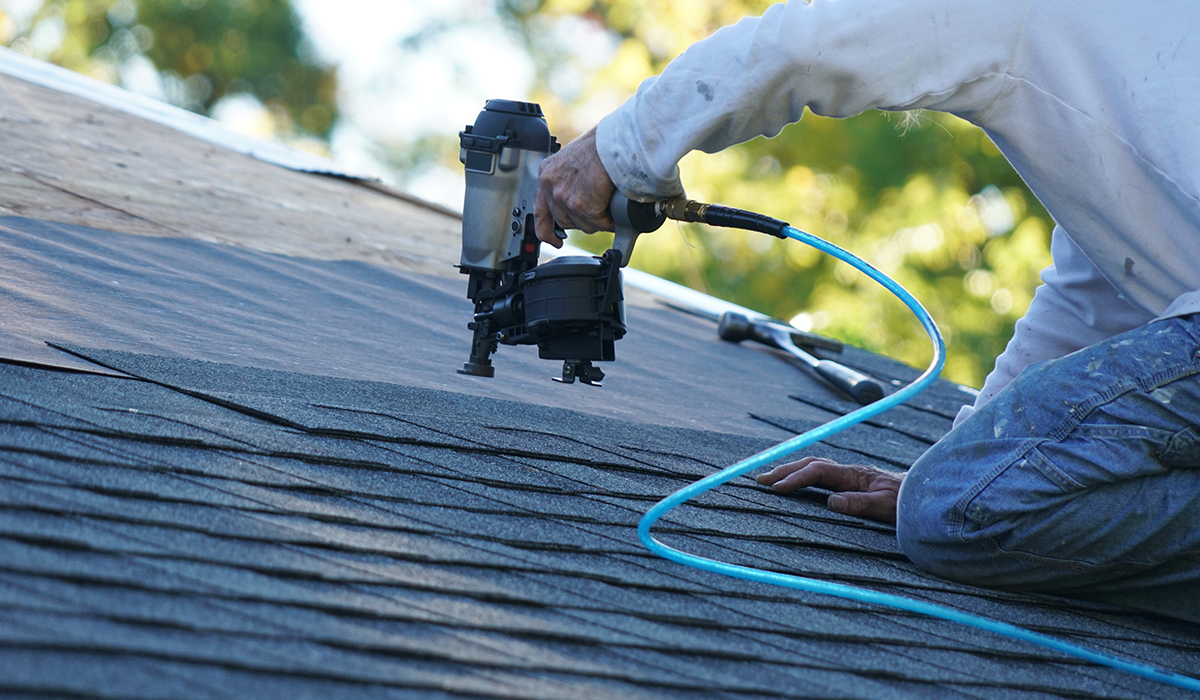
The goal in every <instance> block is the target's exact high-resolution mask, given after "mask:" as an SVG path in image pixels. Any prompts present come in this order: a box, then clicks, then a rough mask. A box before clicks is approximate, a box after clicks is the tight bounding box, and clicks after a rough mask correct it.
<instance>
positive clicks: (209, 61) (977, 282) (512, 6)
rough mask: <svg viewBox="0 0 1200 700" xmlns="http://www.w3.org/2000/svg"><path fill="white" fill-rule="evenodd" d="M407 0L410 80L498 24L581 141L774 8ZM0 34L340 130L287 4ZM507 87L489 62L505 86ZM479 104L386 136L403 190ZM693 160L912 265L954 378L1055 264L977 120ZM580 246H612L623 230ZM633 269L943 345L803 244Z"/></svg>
mask: <svg viewBox="0 0 1200 700" xmlns="http://www.w3.org/2000/svg"><path fill="white" fill-rule="evenodd" d="M297 1H299V0H297ZM311 1H312V2H315V1H316V0H311ZM405 1H406V0H380V2H405ZM14 3H24V4H26V5H29V4H31V3H32V4H33V5H34V6H36V7H37V9H36V11H32V12H29V11H27V12H25V13H23V14H22V15H21V16H22V17H25V18H26V19H24V20H21V21H19V22H18V21H16V20H14V19H12V18H11V17H10V16H6V15H5V14H4V9H3V8H5V7H6V6H11V5H13V4H14ZM409 4H410V5H411V6H412V7H413V8H421V9H418V10H416V11H415V14H416V15H418V16H422V17H425V18H426V19H425V20H424V21H423V23H422V24H420V26H419V27H418V28H417V29H416V30H415V31H413V32H411V34H409V35H408V36H407V37H406V38H405V39H404V40H403V41H402V42H401V46H400V47H399V51H400V52H401V54H402V55H407V56H409V57H411V58H414V60H412V61H405V60H404V59H403V58H402V59H400V62H399V63H398V64H397V65H396V66H395V71H399V72H401V73H402V72H403V71H404V70H405V69H406V67H407V70H409V71H412V70H418V69H417V68H415V66H417V65H426V66H428V65H429V64H428V63H425V64H420V63H419V62H418V61H416V60H415V58H416V57H417V56H418V55H419V54H420V53H421V51H422V50H423V49H425V48H428V47H432V46H438V47H440V49H439V50H440V51H443V52H446V51H447V50H448V53H440V54H438V55H440V56H444V57H445V60H446V61H448V62H451V63H453V68H452V70H451V72H450V75H461V74H462V62H469V61H471V60H472V59H471V56H472V54H471V53H470V52H469V51H468V50H467V49H468V48H469V47H468V45H473V44H476V43H478V40H479V37H480V36H484V35H487V34H493V35H494V34H501V33H502V34H505V35H506V36H509V37H515V38H516V40H517V45H518V46H521V47H524V52H525V53H526V54H527V55H528V58H529V60H530V61H531V63H532V66H533V76H534V77H533V79H532V84H531V86H530V88H529V91H528V94H524V95H516V94H512V95H510V94H489V95H487V96H490V97H517V98H524V99H531V100H536V101H538V102H541V103H542V105H543V106H544V108H545V109H546V112H547V116H548V119H549V121H550V125H551V128H552V131H553V132H554V133H556V134H557V135H558V136H559V138H560V140H563V141H567V140H570V139H571V138H574V137H575V136H577V135H578V134H580V133H582V132H583V131H585V130H586V129H588V128H590V127H591V126H592V125H593V124H595V122H596V121H598V120H599V119H600V118H601V117H602V116H604V115H605V114H606V113H608V112H609V111H611V110H612V109H614V108H615V107H617V106H618V105H619V104H621V102H622V101H624V100H625V99H626V98H627V97H628V96H629V95H631V94H632V93H633V92H634V90H635V89H636V88H637V86H638V84H639V83H640V82H641V81H642V80H643V79H644V78H646V77H648V76H650V75H654V74H656V73H658V72H659V71H661V70H662V68H663V67H664V66H666V64H667V63H668V62H669V61H670V60H671V59H672V58H674V57H675V56H677V55H678V54H679V53H681V52H682V51H684V50H685V49H686V48H687V47H688V46H689V45H690V44H692V43H693V42H695V41H697V40H699V39H702V38H704V37H705V36H708V35H709V34H711V33H712V32H714V31H716V30H717V29H718V28H720V27H721V26H724V25H726V24H731V23H734V22H736V21H738V20H739V19H741V18H742V17H745V16H747V15H754V14H758V13H760V12H762V11H763V10H764V9H765V8H766V6H767V4H768V3H766V2H763V1H762V0H492V2H491V3H488V2H483V1H482V0H448V1H447V2H446V3H444V5H440V6H439V8H438V9H437V11H431V10H429V8H427V7H424V6H422V5H418V4H417V3H415V2H411V1H409ZM11 16H12V17H16V16H17V13H11ZM472 32H474V33H473V34H472ZM0 42H3V43H5V44H7V45H10V46H12V47H13V48H16V49H18V50H21V51H22V52H24V53H27V54H30V55H34V56H37V57H39V58H44V59H47V60H51V61H54V62H56V63H59V64H61V65H64V66H67V67H69V68H73V69H75V70H78V71H81V72H84V73H88V74H90V75H93V76H95V77H98V78H101V79H103V80H107V81H109V82H122V83H125V84H129V83H131V82H134V81H135V79H136V78H137V72H138V71H139V70H140V71H141V72H142V73H143V74H145V73H147V72H148V73H149V74H150V75H151V76H152V77H154V78H155V80H157V82H158V84H160V85H161V86H162V93H163V95H162V96H163V97H164V98H165V99H167V100H168V101H171V102H173V103H175V104H178V105H181V106H184V107H186V108H188V109H192V110H195V111H198V112H201V113H210V112H212V111H213V110H214V109H216V108H218V106H219V105H220V104H221V101H222V100H223V99H225V98H230V97H239V96H240V97H242V98H246V97H252V98H254V99H256V100H258V101H259V102H261V103H262V104H263V105H265V106H266V107H267V108H268V109H269V112H270V114H271V117H272V121H273V125H272V130H273V131H274V132H275V135H276V136H280V137H282V138H284V140H289V139H290V138H292V137H306V136H307V137H315V138H316V139H327V138H328V137H329V135H330V130H331V128H332V127H333V126H334V125H335V124H336V122H337V119H338V116H339V110H338V105H337V102H336V99H337V97H336V92H337V74H336V72H335V69H334V68H332V67H330V66H327V65H323V64H322V63H321V61H319V60H318V59H317V58H316V56H315V53H314V51H313V49H312V47H311V46H310V44H309V43H308V41H307V40H306V39H305V37H304V35H303V33H302V31H301V29H300V23H299V22H298V20H297V17H296V14H295V12H294V10H293V8H292V5H291V4H290V2H289V0H0ZM513 50H514V51H519V50H520V49H513ZM425 60H427V57H426V59H425ZM475 60H476V61H478V59H475ZM485 74H486V73H485ZM501 77H505V76H500V75H497V74H494V73H493V74H491V78H492V82H491V83H490V84H492V85H494V84H496V80H497V79H498V78H501ZM464 80H465V79H464ZM504 89H510V88H504ZM502 91H503V90H502ZM345 97H346V96H345V95H343V98H345ZM471 104H472V105H474V103H473V102H472V103H471ZM480 105H481V103H480ZM457 109H458V108H456V111H455V113H456V114H457ZM477 109H478V106H472V107H471V108H470V109H468V113H464V114H463V115H462V117H461V121H460V122H459V123H454V124H446V125H445V127H446V128H445V129H444V131H438V132H428V133H409V132H405V133H404V134H403V138H402V139H400V140H390V139H377V142H376V144H375V146H374V147H373V148H374V154H375V156H376V157H377V159H378V160H379V161H380V162H382V163H384V164H386V165H388V166H390V167H391V168H392V170H393V173H394V179H395V180H397V181H399V182H401V183H405V182H408V181H410V180H411V178H412V177H413V174H414V173H420V172H424V171H427V170H429V169H431V168H440V169H441V170H442V171H443V172H454V173H461V166H460V165H459V163H458V160H457V155H458V145H457V138H456V137H455V133H456V132H457V130H458V129H459V128H461V126H462V124H463V123H466V122H469V121H473V120H474V116H475V111H474V110H477ZM681 168H682V172H683V181H684V185H685V186H686V187H687V189H688V192H689V194H690V195H691V196H693V197H695V198H697V199H702V200H705V201H712V202H720V203H723V204H728V205H731V206H737V207H743V208H746V209H751V210H754V211H760V212H763V213H766V214H769V215H771V216H775V217H778V218H781V219H786V220H788V221H790V222H791V223H792V224H793V225H795V226H797V227H799V228H802V229H805V230H808V231H811V232H812V233H814V234H816V235H818V236H821V237H823V238H827V239H829V240H831V241H832V242H834V243H836V244H838V245H840V246H842V247H844V248H847V249H849V250H851V251H853V252H856V253H858V254H860V255H863V256H864V257H865V258H867V259H868V260H869V261H871V262H872V263H873V264H875V265H876V266H878V267H879V268H881V269H882V270H884V271H885V272H887V273H888V274H890V275H892V276H894V277H895V278H896V279H897V280H898V281H899V282H900V283H901V284H903V285H904V286H906V287H908V288H909V289H910V290H912V292H913V293H914V294H915V295H916V296H917V297H918V298H919V299H921V301H922V302H923V303H924V304H925V305H926V306H927V308H929V310H930V311H931V312H932V313H933V315H934V317H935V318H936V319H937V321H938V323H939V325H940V326H941V328H942V330H943V332H945V334H946V336H947V340H948V342H949V355H948V362H947V368H946V376H947V377H948V378H950V379H952V380H954V381H958V382H962V383H964V384H968V385H971V386H980V385H981V384H982V381H983V377H984V376H985V375H986V373H987V372H988V371H989V370H990V369H991V367H992V363H993V360H994V358H995V356H996V355H997V354H998V353H999V352H1000V351H1001V350H1003V348H1004V345H1005V343H1007V341H1008V338H1009V337H1010V336H1011V334H1012V329H1013V324H1014V323H1015V321H1016V319H1017V318H1019V317H1020V316H1021V315H1022V314H1023V313H1024V312H1025V310H1026V308H1027V307H1028V304H1029V301H1030V299H1031V298H1032V293H1033V288H1034V286H1035V285H1036V284H1037V282H1038V278H1037V273H1038V272H1039V271H1040V270H1041V269H1042V268H1043V267H1044V266H1045V265H1047V264H1048V263H1049V260H1050V257H1049V231H1050V228H1051V225H1052V224H1051V221H1050V217H1049V216H1048V215H1047V214H1046V212H1045V210H1044V209H1042V207H1041V205H1040V204H1039V203H1038V202H1037V200H1036V199H1035V198H1034V197H1033V196H1032V195H1031V194H1030V193H1029V191H1028V190H1027V189H1026V188H1025V186H1024V184H1023V183H1022V182H1021V180H1020V178H1019V177H1018V176H1017V175H1016V174H1015V173H1014V172H1013V171H1012V169H1011V168H1010V167H1009V166H1008V164H1007V162H1006V161H1005V160H1004V158H1003V156H1001V155H1000V153H999V151H998V150H997V149H996V148H995V146H994V145H993V144H992V143H991V142H990V141H989V140H988V138H987V137H986V136H985V135H984V134H983V133H982V132H981V131H980V130H979V129H977V128H975V127H973V126H971V125H969V124H967V123H965V122H963V121H961V120H958V119H956V118H953V117H949V116H946V115H936V114H883V113H879V112H871V113H867V114H863V115H861V116H859V117H855V118H853V119H846V120H833V119H825V118H821V117H817V116H815V115H811V114H808V115H806V116H805V118H804V119H803V120H802V121H801V122H800V123H799V124H796V125H793V126H790V127H788V128H787V129H785V130H784V131H783V133H782V134H781V135H780V136H779V137H777V138H775V139H770V140H767V139H756V140H754V141H751V142H749V143H746V144H742V145H740V146H735V147H733V148H730V149H728V150H726V151H725V152H723V153H719V154H715V155H707V154H702V153H694V154H691V155H689V156H688V157H687V158H685V159H684V161H683V163H681ZM573 242H574V243H576V244H577V245H580V246H582V247H585V248H589V249H591V250H593V251H597V252H598V251H600V250H602V249H603V248H604V247H605V244H606V243H607V239H606V238H605V237H604V235H603V234H600V235H597V236H593V237H587V236H582V235H576V236H575V237H574V238H573ZM633 264H634V265H635V266H637V267H640V268H642V269H645V270H647V271H649V272H651V273H654V274H657V275H660V276H662V277H665V278H667V279H671V280H673V281H676V282H680V283H682V284H686V285H688V286H690V287H693V288H697V289H700V290H703V291H707V292H709V293H711V294H714V295H716V296H719V297H722V298H725V299H729V300H731V301H734V302H736V303H738V304H741V305H743V306H747V307H750V308H754V309H757V310H759V311H762V312H764V313H768V314H771V315H774V316H778V317H780V318H785V319H792V320H793V322H794V323H796V324H797V325H798V326H800V327H802V328H806V329H811V330H815V331H818V332H821V333H824V334H827V335H832V336H835V337H839V338H842V339H844V340H846V341H848V342H851V343H854V344H857V345H860V346H863V347H866V348H868V349H871V350H875V351H878V352H881V353H884V354H887V355H890V356H892V357H896V358H898V359H901V360H904V361H906V362H909V363H912V364H914V365H919V366H920V365H924V364H926V363H927V362H928V358H929V347H928V341H927V340H925V339H924V333H923V331H922V330H921V328H920V326H919V325H918V324H917V323H916V321H915V320H913V319H912V316H911V314H910V313H909V312H908V311H907V310H906V309H904V307H903V306H902V305H901V304H900V303H899V302H898V301H896V300H894V299H893V298H892V297H891V295H890V294H888V293H887V292H885V291H883V290H881V289H879V288H878V287H877V286H876V285H875V284H874V283H873V282H870V281H869V280H867V279H865V278H864V277H863V276H862V275H861V274H859V273H858V272H856V271H854V270H853V269H851V268H850V267H849V266H847V265H845V264H844V263H836V262H835V261H833V260H832V259H829V258H827V257H825V256H822V255H820V254H818V253H816V252H815V251H812V250H810V249H807V248H805V247H804V246H802V245H800V244H798V243H795V242H791V241H778V240H775V239H771V238H768V237H765V236H758V235H753V234H743V233H739V232H734V231H727V230H718V229H708V228H706V227H702V226H696V225H685V226H676V225H675V224H673V223H672V224H668V225H667V226H665V227H664V228H663V229H661V230H660V231H659V232H657V233H655V234H653V235H650V236H646V237H644V238H643V240H642V242H640V243H639V244H638V254H637V255H636V256H635V257H634V260H633Z"/></svg>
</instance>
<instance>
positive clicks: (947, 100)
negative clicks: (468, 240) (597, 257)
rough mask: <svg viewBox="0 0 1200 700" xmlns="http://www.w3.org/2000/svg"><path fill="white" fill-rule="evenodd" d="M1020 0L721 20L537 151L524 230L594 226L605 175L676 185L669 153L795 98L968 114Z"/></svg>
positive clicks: (634, 194) (641, 196)
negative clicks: (568, 139)
mask: <svg viewBox="0 0 1200 700" xmlns="http://www.w3.org/2000/svg"><path fill="white" fill-rule="evenodd" d="M1024 6H1025V2H1013V3H995V2H991V1H990V0H961V1H959V2H954V3H947V2H945V0H906V1H905V2H894V1H893V0H837V1H836V2H831V1H829V0H814V1H813V2H812V4H811V5H809V4H806V3H805V2H802V1H800V0H794V1H793V2H790V3H788V4H787V5H775V6H772V7H771V8H770V9H768V10H767V12H766V13H765V14H764V15H763V16H762V17H759V18H747V19H744V20H742V21H741V22H738V23H737V24H736V25H733V26H731V27H726V28H724V29H721V30H720V31H718V32H717V33H716V34H714V35H713V36H711V37H709V38H708V39H705V40H703V41H700V42H697V43H696V44H694V45H693V46H692V47H691V48H689V49H688V50H687V51H686V52H684V53H683V54H682V55H681V56H679V57H678V58H676V59H675V60H674V61H672V62H671V64H670V65H669V66H667V68H666V70H664V71H663V74H662V75H661V76H658V77H654V78H649V79H647V80H646V81H644V82H643V83H642V85H641V86H640V87H639V88H638V91H637V94H636V95H634V96H633V97H631V98H630V99H629V100H628V101H627V102H626V103H625V104H624V105H622V106H621V107H620V108H619V109H617V110H616V111H615V112H613V113H612V114H610V115H608V116H607V117H605V118H604V119H603V120H601V122H600V124H599V125H598V126H597V128H596V130H595V133H594V135H592V132H589V134H588V135H585V136H584V137H581V138H579V139H577V140H576V141H575V142H572V143H571V144H569V145H568V146H567V147H566V148H564V149H563V150H562V151H561V152H560V153H558V154H557V155H554V156H551V157H550V158H548V159H547V160H546V161H545V162H544V164H543V169H542V177H541V178H540V188H539V194H538V196H539V199H541V200H542V201H543V205H542V206H540V207H539V209H538V211H539V212H540V214H539V215H538V237H539V238H540V239H541V240H543V241H546V242H548V243H550V244H552V245H558V241H557V238H556V237H555V236H553V224H552V223H551V222H549V221H548V219H549V218H550V215H551V214H553V215H554V216H555V218H558V217H559V216H561V217H562V218H561V219H560V220H559V221H558V223H559V224H560V225H562V226H563V227H565V228H580V229H582V230H585V231H586V230H600V229H603V228H606V227H607V226H608V225H610V224H611V222H609V221H607V216H608V215H607V212H606V211H605V212H604V214H603V215H601V213H600V205H601V195H602V194H604V193H605V192H607V194H611V192H612V189H610V188H611V187H613V186H614V185H613V183H615V187H618V188H620V189H621V191H622V192H623V193H625V194H626V195H627V196H628V197H630V198H631V199H635V200H639V201H652V200H656V199H665V198H668V197H674V196H678V195H681V194H683V186H682V183H680V181H679V170H678V167H677V163H678V162H679V159H681V158H682V157H683V156H685V155H686V154H688V153H689V152H691V151H693V150H703V151H707V152H710V153H712V152H716V151H719V150H721V149H724V148H726V147H728V146H731V145H733V144H735V143H741V142H743V141H748V140H750V139H752V138H754V137H756V136H760V135H762V136H774V135H776V134H778V133H779V131H780V130H781V129H783V127H784V126H786V125H787V124H790V123H793V122H796V121H799V120H800V117H801V116H802V115H803V114H804V109H805V107H807V108H809V109H811V110H812V111H813V112H815V113H816V114H821V115H828V116H837V117H846V116H851V115H854V114H858V113H860V112H863V111H865V110H867V109H871V108H879V109H916V108H926V109H939V110H942V111H948V112H953V113H955V114H959V115H960V116H964V117H967V118H970V117H971V116H973V115H974V114H976V113H978V112H980V111H982V110H984V109H986V108H987V106H988V105H989V104H991V102H992V100H993V99H994V98H995V96H996V95H997V94H998V92H999V90H1000V88H1001V83H1002V82H1003V80H1002V79H1003V77H1004V75H1005V70H1006V69H1007V67H1008V63H1009V61H1010V58H1011V55H1012V52H1013V49H1014V46H1015V45H1016V42H1017V37H1018V36H1019V35H1020V28H1021V24H1022V22H1023V18H1024ZM577 143H578V144H579V145H578V146H576V144H577ZM597 160H598V161H599V163H600V164H602V170H603V172H601V170H600V169H598V168H596V167H594V166H595V161H597ZM607 202H608V200H607V199H604V200H603V205H604V206H605V207H606V206H607Z"/></svg>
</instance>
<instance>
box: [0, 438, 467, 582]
mask: <svg viewBox="0 0 1200 700" xmlns="http://www.w3.org/2000/svg"><path fill="white" fill-rule="evenodd" d="M91 438H92V439H96V438H95V437H94V436H91ZM41 442H42V443H43V444H42V447H43V448H44V441H41ZM142 447H144V445H142ZM70 449H71V450H73V451H74V453H76V454H73V455H71V456H72V460H73V461H74V462H77V463H78V462H80V461H83V462H85V461H86V457H84V456H80V455H79V454H78V453H79V450H80V445H79V444H74V445H71V448H70ZM112 451H113V450H112V449H109V450H106V454H103V455H101V456H98V457H97V459H100V460H103V461H108V460H110V459H112ZM133 451H134V453H140V451H143V450H140V449H134V450H133ZM22 454H23V455H24V456H26V457H28V456H30V455H29V453H28V451H24V450H22ZM176 456H178V455H176ZM158 485H160V486H161V485H162V484H158ZM173 486H174V485H173ZM118 489H121V486H118ZM167 490H168V491H170V489H167ZM40 496H41V498H40V499H37V505H38V507H41V509H42V510H44V509H46V507H47V503H46V502H47V501H48V499H53V497H55V496H56V497H60V498H61V496H62V493H61V492H60V493H53V495H50V493H47V492H46V491H44V490H43V491H42V492H41V493H40ZM142 496H144V493H136V495H134V496H133V498H125V499H124V501H122V502H121V503H120V504H119V507H118V508H114V510H116V511H120V516H119V517H118V520H121V519H124V517H125V516H127V515H128V513H127V511H128V510H130V508H131V505H133V504H136V503H137V502H138V501H139V499H140V497H142ZM72 505H78V499H76V502H74V503H72ZM172 510H175V509H172ZM217 510H220V511H221V514H222V515H227V513H226V511H228V510H229V508H228V507H226V508H221V509H217ZM73 520H74V521H73V522H71V523H70V525H68V527H67V530H68V531H70V533H71V534H70V537H68V538H67V540H68V543H70V544H74V545H76V546H78V545H79V542H78V537H79V536H80V532H79V531H80V528H79V527H78V525H79V522H78V517H76V519H73ZM106 525H107V526H108V527H107V530H109V533H108V534H110V536H112V532H110V531H112V527H113V522H112V521H109V522H108V523H106ZM142 525H143V527H142V532H140V534H149V533H146V532H145V530H146V526H145V523H142ZM239 526H241V527H245V525H244V523H239ZM34 530H35V532H36V533H37V534H36V536H37V537H38V538H40V539H41V540H43V542H44V539H46V538H49V537H53V536H52V534H48V533H47V531H52V532H53V528H49V527H47V523H46V522H41V523H36V525H35V526H34ZM168 534H169V537H170V538H173V539H178V538H179V537H180V536H179V531H178V530H175V528H172V532H169V533H168ZM137 538H138V533H134V534H133V536H132V537H130V538H128V539H127V540H126V542H132V540H134V539H137ZM156 539H157V540H158V542H155V540H156ZM194 539H196V538H194V537H193V538H192V542H187V543H182V548H181V549H182V550H184V551H188V552H191V554H196V552H197V551H198V550H203V549H204V548H203V546H199V545H198V544H197V543H196V542H194ZM150 540H151V542H154V544H161V540H162V538H154V537H151V538H150ZM221 544H223V543H221ZM88 549H91V550H96V549H100V545H97V543H89V546H88ZM150 549H154V548H152V546H151V548H150ZM210 549H211V548H210ZM118 554H120V555H126V554H127V552H118ZM140 554H142V556H143V557H145V556H146V555H150V554H151V552H140ZM222 554H223V552H222ZM253 554H256V555H262V554H268V555H269V554H270V552H269V551H266V552H253ZM14 558H16V560H17V561H20V560H22V557H14ZM168 558H170V557H168ZM254 558H257V557H254ZM268 560H269V557H268ZM199 563H200V564H202V566H203V564H204V563H206V562H204V561H203V557H202V560H200V562H199ZM271 563H274V562H271ZM288 564H289V562H286V563H284V566H288ZM242 566H245V563H242ZM259 566H262V562H259ZM268 566H269V568H270V564H268ZM276 573H277V572H276ZM475 584H478V582H475V581H472V585H475Z"/></svg>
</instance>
